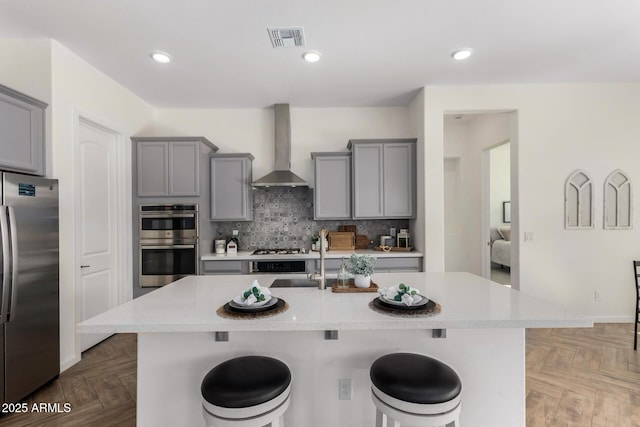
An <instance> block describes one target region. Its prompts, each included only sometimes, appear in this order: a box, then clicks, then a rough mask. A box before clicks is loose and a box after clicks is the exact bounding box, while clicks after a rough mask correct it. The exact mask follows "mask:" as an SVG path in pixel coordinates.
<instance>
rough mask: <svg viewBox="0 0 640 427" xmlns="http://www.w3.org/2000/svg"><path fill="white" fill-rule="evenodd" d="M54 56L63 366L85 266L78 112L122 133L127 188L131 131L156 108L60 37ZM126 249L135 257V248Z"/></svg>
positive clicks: (126, 209) (145, 123) (75, 351)
mask: <svg viewBox="0 0 640 427" xmlns="http://www.w3.org/2000/svg"><path fill="white" fill-rule="evenodd" d="M51 58H52V72H51V76H52V97H51V107H50V108H51V114H52V120H51V122H52V125H53V126H52V138H51V140H52V147H53V149H52V161H53V170H52V173H51V176H53V177H54V178H57V179H58V180H59V183H60V184H59V185H60V236H61V239H60V303H61V309H60V335H61V342H60V353H61V355H60V356H61V357H60V360H61V365H62V367H63V369H64V368H67V367H69V366H71V365H72V364H74V363H75V362H77V361H78V360H79V357H80V349H79V347H78V342H77V340H76V334H75V325H76V323H77V319H76V313H75V307H76V276H77V274H78V272H79V269H80V266H79V265H78V263H77V262H76V251H75V240H76V229H75V223H76V218H77V217H76V215H77V212H76V203H77V198H76V191H75V188H76V185H77V174H76V164H75V161H76V160H75V159H76V156H77V154H78V153H77V152H76V150H75V146H76V142H77V135H76V134H75V132H76V123H77V118H78V117H77V115H78V114H82V115H84V116H86V117H88V118H91V119H93V120H95V121H97V122H98V123H100V124H102V125H104V126H107V127H110V128H111V129H113V130H115V131H116V132H119V133H121V134H122V135H123V137H122V138H121V141H120V142H121V144H123V146H122V147H121V148H122V150H120V151H121V153H120V154H122V155H123V156H124V159H123V160H124V161H123V165H124V166H125V168H124V169H123V170H122V171H121V172H122V174H121V176H120V179H123V178H124V179H125V181H126V182H128V183H129V184H128V187H126V186H125V190H126V189H130V187H131V184H130V182H131V181H130V171H131V165H130V155H129V153H130V151H131V149H130V140H129V138H128V137H129V136H130V135H135V134H137V133H139V132H142V131H143V130H144V129H146V128H148V127H150V126H151V124H152V123H153V121H154V119H155V112H154V110H153V108H152V107H151V106H149V105H148V104H146V103H145V102H144V101H142V100H141V99H140V98H138V97H137V96H135V95H133V94H132V93H131V92H129V91H128V90H127V89H125V88H124V87H122V86H121V85H119V84H118V83H116V82H114V81H113V80H111V79H110V78H109V77H108V76H106V75H105V74H103V73H102V72H100V71H99V70H97V69H95V68H94V67H92V66H91V65H89V64H88V63H86V62H85V61H84V60H82V59H80V58H79V57H78V56H76V55H75V54H74V53H73V52H71V51H70V50H69V49H67V48H66V47H64V46H62V45H61V44H59V43H58V42H56V41H52V42H51ZM122 175H124V176H122ZM127 175H128V176H127ZM120 197H121V201H122V202H123V203H122V204H121V205H119V206H118V211H119V212H120V213H121V214H123V216H124V217H125V218H130V212H131V207H130V193H126V194H122V193H121V194H120ZM129 223H130V219H129V220H127V221H126V223H125V224H123V225H124V226H125V228H124V229H121V230H118V232H119V233H120V235H121V236H126V235H127V233H129V234H130V227H127V226H129ZM125 238H126V237H125ZM127 246H130V245H127ZM121 255H126V256H128V259H130V258H131V254H121ZM123 273H126V272H124V271H123V272H121V277H120V278H119V280H118V282H119V283H120V282H121V281H123V280H128V284H123V285H124V286H123V288H124V289H131V281H130V277H128V276H127V275H125V274H123Z"/></svg>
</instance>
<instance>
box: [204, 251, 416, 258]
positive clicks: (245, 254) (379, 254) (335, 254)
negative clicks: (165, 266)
mask: <svg viewBox="0 0 640 427" xmlns="http://www.w3.org/2000/svg"><path fill="white" fill-rule="evenodd" d="M353 253H356V254H358V255H370V256H372V257H375V258H424V254H423V253H422V252H418V251H411V252H401V251H391V252H383V251H375V250H372V249H357V250H355V251H327V254H326V256H325V257H326V258H327V259H338V258H343V257H345V258H347V257H349V256H351V254H353ZM273 259H279V260H296V259H320V253H319V252H309V253H305V254H294V255H252V254H251V252H249V251H240V252H238V255H234V256H227V255H226V254H225V255H216V254H214V253H208V254H205V255H202V256H201V257H200V260H201V261H260V260H273Z"/></svg>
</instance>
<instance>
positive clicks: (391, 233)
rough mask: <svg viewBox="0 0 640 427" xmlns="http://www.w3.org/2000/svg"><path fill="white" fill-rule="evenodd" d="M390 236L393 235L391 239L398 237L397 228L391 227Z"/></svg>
mask: <svg viewBox="0 0 640 427" xmlns="http://www.w3.org/2000/svg"><path fill="white" fill-rule="evenodd" d="M389 234H390V235H391V237H396V228H395V227H391V228H390V229H389Z"/></svg>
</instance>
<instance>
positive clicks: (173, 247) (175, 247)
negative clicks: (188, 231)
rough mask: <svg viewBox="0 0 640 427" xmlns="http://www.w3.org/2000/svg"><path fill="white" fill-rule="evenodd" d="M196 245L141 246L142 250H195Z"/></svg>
mask: <svg viewBox="0 0 640 427" xmlns="http://www.w3.org/2000/svg"><path fill="white" fill-rule="evenodd" d="M195 247H196V245H140V249H195Z"/></svg>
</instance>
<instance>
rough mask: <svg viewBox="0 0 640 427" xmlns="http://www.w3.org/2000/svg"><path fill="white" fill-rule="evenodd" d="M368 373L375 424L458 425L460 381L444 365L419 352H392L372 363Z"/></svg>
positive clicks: (388, 425)
mask: <svg viewBox="0 0 640 427" xmlns="http://www.w3.org/2000/svg"><path fill="white" fill-rule="evenodd" d="M369 374H370V377H371V383H372V385H371V394H372V398H373V404H374V405H375V406H376V427H384V426H387V427H400V423H403V424H410V425H420V426H424V427H436V426H444V425H449V424H451V423H454V425H455V426H456V427H457V426H459V417H460V404H461V392H462V382H461V381H460V377H459V376H458V374H456V372H455V371H454V370H453V369H451V367H449V366H448V365H446V364H444V363H442V362H440V361H439V360H436V359H433V358H431V357H428V356H424V355H421V354H413V353H392V354H387V355H385V356H382V357H380V358H378V359H377V360H376V361H375V362H373V364H372V365H371V369H370V372H369ZM385 418H386V420H385Z"/></svg>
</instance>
